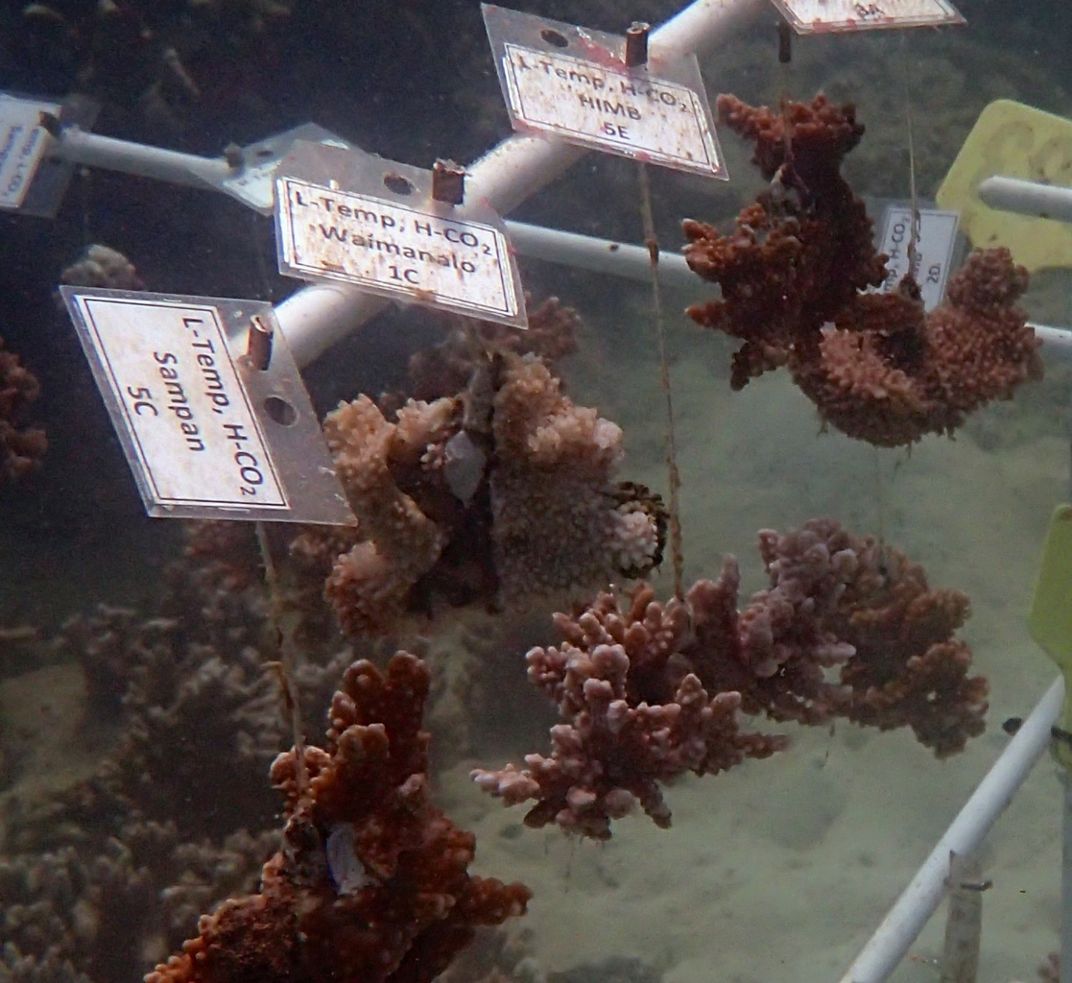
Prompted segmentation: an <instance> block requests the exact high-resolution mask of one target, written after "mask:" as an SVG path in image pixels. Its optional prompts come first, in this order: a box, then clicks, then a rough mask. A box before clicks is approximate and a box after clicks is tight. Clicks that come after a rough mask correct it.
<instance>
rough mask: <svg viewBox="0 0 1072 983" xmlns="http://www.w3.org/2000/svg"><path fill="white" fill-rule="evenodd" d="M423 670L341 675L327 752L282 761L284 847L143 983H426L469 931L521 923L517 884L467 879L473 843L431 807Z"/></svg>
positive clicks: (364, 665)
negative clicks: (301, 771) (245, 890)
mask: <svg viewBox="0 0 1072 983" xmlns="http://www.w3.org/2000/svg"><path fill="white" fill-rule="evenodd" d="M427 693H428V670H427V669H426V668H425V666H424V663H422V662H421V661H420V660H419V659H417V658H415V657H414V656H412V655H409V654H407V653H402V652H400V653H398V654H396V655H395V656H394V657H393V658H392V659H391V660H390V663H389V664H388V666H387V669H386V671H385V672H381V671H380V670H378V669H377V668H376V667H375V666H373V665H372V664H371V663H370V662H367V661H361V662H356V663H354V664H353V665H352V666H350V668H349V669H348V670H347V671H346V673H345V675H344V677H343V683H342V687H341V689H340V690H339V691H338V692H337V693H336V694H335V697H334V699H333V700H332V705H331V711H330V727H329V730H328V735H327V742H326V745H325V747H324V749H320V748H314V747H309V748H306V750H305V764H306V768H307V770H308V774H309V787H308V791H307V792H303V791H302V790H301V789H300V788H299V785H298V779H297V767H296V760H295V756H294V755H295V752H294V751H290V752H288V753H286V754H283V755H280V756H279V758H277V759H276V762H275V763H274V764H273V766H272V772H271V774H272V782H273V784H274V785H275V786H276V787H277V788H278V789H280V790H281V791H282V792H283V794H284V798H285V806H284V808H285V815H286V825H285V829H284V834H283V847H282V849H281V850H280V851H279V852H278V853H277V854H276V855H275V856H274V857H272V858H271V859H270V860H269V861H268V863H267V864H265V867H264V870H263V873H262V879H261V889H260V892H259V893H257V894H253V895H250V896H247V897H243V898H235V899H232V900H229V901H226V902H225V903H224V904H223V905H222V906H221V907H220V908H219V909H218V910H217V911H216V912H215V913H214V914H212V915H206V916H205V917H203V918H202V919H201V923H200V926H199V935H198V937H197V938H195V939H192V940H191V941H189V942H187V943H186V944H185V945H184V946H183V952H182V954H181V955H178V956H173V957H172V958H171V959H170V960H169V961H168V963H167V964H166V965H161V966H158V967H157V968H156V970H155V971H154V972H153V973H150V974H149V975H148V976H146V978H145V979H146V983H248V981H253V980H256V981H257V983H322V981H324V980H336V981H339V983H387V981H391V983H426V981H430V980H432V979H434V978H435V977H436V976H437V975H438V974H439V973H441V972H442V971H443V970H444V969H446V967H447V966H448V965H449V964H450V962H451V960H452V959H453V958H454V956H455V954H456V953H458V952H459V951H460V950H461V949H463V948H464V947H465V946H466V945H468V944H469V942H470V941H471V939H472V937H473V932H474V929H475V927H476V926H478V925H497V924H500V923H502V922H503V921H504V920H505V919H506V918H508V917H511V916H515V915H520V914H522V913H523V912H524V911H525V906H526V904H527V902H528V900H529V897H530V893H529V891H528V889H527V888H525V887H524V886H523V885H521V884H503V883H502V882H500V881H498V880H494V879H486V878H480V877H475V876H472V875H470V874H469V873H468V867H469V864H470V863H471V861H472V859H473V855H474V852H475V839H474V837H473V835H472V834H471V833H467V832H465V831H464V830H460V829H458V827H456V826H455V825H454V824H453V823H452V822H451V821H450V819H448V818H447V817H446V816H445V815H444V814H443V813H442V812H440V811H439V809H437V808H436V807H435V806H434V805H433V804H432V802H431V799H430V796H429V790H428V775H427V750H428V734H427V733H426V732H425V731H423V730H421V729H420V727H421V717H422V713H423V710H424V702H425V698H426V696H427Z"/></svg>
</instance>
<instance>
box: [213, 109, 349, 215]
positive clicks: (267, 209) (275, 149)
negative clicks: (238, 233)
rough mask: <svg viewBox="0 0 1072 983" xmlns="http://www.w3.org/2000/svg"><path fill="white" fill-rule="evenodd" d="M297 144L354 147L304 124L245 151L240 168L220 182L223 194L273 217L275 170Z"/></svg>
mask: <svg viewBox="0 0 1072 983" xmlns="http://www.w3.org/2000/svg"><path fill="white" fill-rule="evenodd" d="M296 140H311V141H314V142H317V143H323V144H327V145H328V146H332V147H343V148H345V147H349V146H351V144H349V143H347V142H346V141H345V140H343V139H342V137H339V136H336V135H335V134H334V133H332V132H331V131H330V130H325V129H324V128H323V127H322V126H318V125H317V124H316V123H302V125H301V126H296V127H294V128H293V129H291V130H287V131H286V132H284V133H277V134H275V135H274V136H270V137H267V138H265V139H264V140H258V141H257V142H256V143H253V144H250V145H249V146H247V147H243V148H242V165H241V167H240V168H239V169H238V170H237V171H236V172H235V173H234V174H232V175H229V176H228V177H225V178H224V179H223V180H222V181H220V182H219V185H218V186H219V188H220V190H221V191H223V192H224V193H225V194H229V195H230V196H231V197H232V198H237V199H238V200H239V201H241V202H243V203H244V204H246V205H248V206H249V207H250V208H252V209H255V210H256V211H258V212H260V213H261V214H262V215H271V214H272V212H273V211H274V210H275V172H276V168H277V167H278V166H279V162H280V161H281V160H282V159H283V158H284V157H285V156H286V154H287V151H289V150H290V148H291V146H292V145H293V144H294V142H295V141H296Z"/></svg>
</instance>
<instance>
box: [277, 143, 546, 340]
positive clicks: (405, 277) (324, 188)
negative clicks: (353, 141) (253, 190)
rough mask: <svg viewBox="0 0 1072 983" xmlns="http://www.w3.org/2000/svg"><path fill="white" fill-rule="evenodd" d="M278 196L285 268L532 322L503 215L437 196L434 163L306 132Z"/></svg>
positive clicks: (283, 168)
mask: <svg viewBox="0 0 1072 983" xmlns="http://www.w3.org/2000/svg"><path fill="white" fill-rule="evenodd" d="M474 197H475V196H474ZM276 200H277V207H276V243H277V249H278V254H279V270H280V272H281V273H284V274H286V275H288V276H296V277H300V278H302V279H305V280H316V279H328V280H339V281H342V282H345V283H350V284H353V285H354V286H355V287H359V288H361V289H362V290H367V291H368V292H369V293H374V294H379V295H381V296H384V297H389V298H391V299H394V300H408V301H413V302H415V303H419V304H424V305H427V306H429V307H435V308H439V309H441V310H447V311H451V312H452V313H455V314H462V315H464V316H467V317H476V318H482V319H484V320H489V321H499V322H501V323H503V324H509V325H513V326H514V327H518V328H524V327H526V326H527V321H526V316H525V304H524V292H523V289H522V286H521V275H520V273H519V272H518V269H517V263H516V262H515V259H514V255H513V250H512V249H511V248H510V244H509V239H508V237H507V234H506V226H505V225H504V223H503V221H502V219H501V218H500V217H499V216H498V215H497V214H496V213H495V212H494V210H492V208H491V207H490V206H489V205H488V204H487V203H486V202H482V201H479V200H473V201H469V200H466V201H465V202H464V203H463V204H460V205H451V204H448V203H445V202H440V201H436V200H435V199H434V198H433V197H432V172H431V171H430V170H427V171H426V170H422V169H420V168H417V167H412V166H410V165H408V164H400V163H398V162H397V161H389V160H384V159H383V158H382V157H376V156H374V155H372V154H366V153H364V152H363V151H360V150H357V149H350V150H343V149H339V148H337V147H331V146H323V145H321V144H314V143H306V142H303V141H299V142H297V143H295V144H294V146H293V148H292V149H291V152H290V153H289V154H288V155H287V157H286V158H285V159H284V160H283V162H282V163H281V164H280V166H279V171H278V174H277V178H276Z"/></svg>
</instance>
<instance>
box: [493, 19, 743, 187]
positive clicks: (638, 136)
mask: <svg viewBox="0 0 1072 983" xmlns="http://www.w3.org/2000/svg"><path fill="white" fill-rule="evenodd" d="M482 9H483V12H484V24H485V26H486V27H487V31H488V39H489V40H490V41H491V47H492V52H493V54H494V57H495V66H496V70H497V71H498V73H499V84H500V86H501V87H502V91H503V98H504V99H505V101H506V108H507V110H508V112H509V113H510V122H511V123H512V124H513V127H514V129H515V130H519V131H521V132H532V131H536V132H539V133H544V134H547V135H548V136H555V137H559V138H561V139H562V140H566V141H567V142H569V143H576V144H580V145H581V146H585V147H591V148H593V149H596V150H603V151H606V152H608V153H612V154H618V155H620V156H623V157H631V158H633V159H634V160H643V161H647V162H650V163H652V164H660V165H662V166H664V167H670V168H673V169H675V170H679V171H689V172H692V173H696V174H703V175H706V176H707V177H716V178H721V179H724V180H728V179H729V174H728V173H727V171H726V165H725V162H724V160H723V157H722V151H721V149H720V147H719V145H718V137H717V135H716V133H715V124H714V120H713V118H712V116H711V107H710V106H709V105H708V102H707V94H706V91H705V89H704V85H703V80H702V79H701V77H700V69H699V66H698V64H697V62H696V58H695V56H694V55H689V56H688V57H676V58H673V59H669V58H666V57H663V56H661V55H660V52H659V46H658V40H657V36H656V35H653V36H652V41H651V48H650V51H649V57H648V60H647V61H646V62H645V63H644V64H643V65H637V66H635V67H628V66H627V65H626V63H625V37H624V36H622V35H617V34H606V33H604V32H602V31H592V30H588V29H586V28H581V27H576V26H574V25H572V24H565V23H562V22H561V21H554V20H548V19H547V18H545V17H535V16H532V15H530V14H522V13H519V12H517V11H514V10H506V9H504V8H503V7H496V6H493V5H491V4H482Z"/></svg>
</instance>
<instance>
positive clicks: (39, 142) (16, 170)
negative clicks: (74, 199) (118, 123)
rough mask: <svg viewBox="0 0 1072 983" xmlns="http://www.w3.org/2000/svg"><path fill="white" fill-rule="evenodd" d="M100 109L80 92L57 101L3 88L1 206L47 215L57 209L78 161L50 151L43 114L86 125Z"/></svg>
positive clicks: (0, 99) (0, 104)
mask: <svg viewBox="0 0 1072 983" xmlns="http://www.w3.org/2000/svg"><path fill="white" fill-rule="evenodd" d="M98 108H99V107H98V106H97V104H96V103H94V102H92V101H91V100H89V99H85V98H83V97H82V96H71V97H69V98H68V99H66V100H65V101H64V102H62V103H56V102H48V101H45V100H39V99H24V98H22V97H21V96H14V95H11V94H10V93H6V92H0V210H7V211H17V212H21V213H22V214H24V215H41V216H46V217H49V216H52V215H54V214H55V213H56V209H57V208H58V207H59V204H60V202H61V201H62V200H63V195H64V192H65V191H66V190H67V184H68V182H69V181H70V179H71V175H72V174H73V173H74V165H73V164H70V163H68V162H67V161H63V160H58V159H57V158H56V157H54V156H50V155H49V145H50V144H51V143H52V138H51V137H50V136H49V134H48V131H47V130H46V129H45V127H44V126H43V125H42V114H44V115H46V116H49V117H52V118H54V119H55V120H57V121H62V122H63V123H65V124H66V123H77V124H78V125H79V126H81V127H82V128H83V129H88V128H89V126H90V125H91V124H92V122H93V120H94V119H95V118H96V115H97V110H98Z"/></svg>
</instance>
